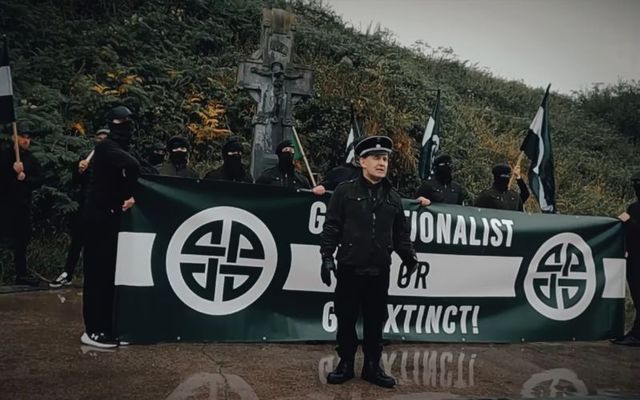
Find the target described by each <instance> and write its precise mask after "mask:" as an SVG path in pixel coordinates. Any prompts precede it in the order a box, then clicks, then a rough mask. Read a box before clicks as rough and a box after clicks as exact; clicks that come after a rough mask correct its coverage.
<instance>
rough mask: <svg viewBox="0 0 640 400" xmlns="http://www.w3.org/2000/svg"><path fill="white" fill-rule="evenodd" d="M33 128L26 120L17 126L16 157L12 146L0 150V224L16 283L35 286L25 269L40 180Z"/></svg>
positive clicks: (36, 280) (41, 179)
mask: <svg viewBox="0 0 640 400" xmlns="http://www.w3.org/2000/svg"><path fill="white" fill-rule="evenodd" d="M32 133H33V130H32V129H31V127H30V126H29V125H27V124H26V123H22V124H20V126H19V129H18V137H17V142H18V151H19V153H20V161H17V160H16V154H15V150H14V147H13V146H11V148H9V149H7V150H6V151H4V152H2V153H1V154H0V210H1V212H2V214H0V216H1V219H0V228H1V229H2V230H4V232H3V233H4V234H5V235H6V236H7V237H8V238H9V240H10V243H11V246H12V247H13V256H14V265H15V271H16V284H17V285H29V286H38V284H39V280H38V279H37V278H35V277H33V276H30V275H29V274H28V272H27V246H28V245H29V242H30V241H31V197H32V193H33V191H34V190H35V189H37V188H39V187H40V186H41V185H42V183H43V177H42V172H41V171H42V168H41V167H40V163H39V162H38V160H37V159H36V158H35V157H34V156H33V154H32V153H31V151H30V146H31V135H32Z"/></svg>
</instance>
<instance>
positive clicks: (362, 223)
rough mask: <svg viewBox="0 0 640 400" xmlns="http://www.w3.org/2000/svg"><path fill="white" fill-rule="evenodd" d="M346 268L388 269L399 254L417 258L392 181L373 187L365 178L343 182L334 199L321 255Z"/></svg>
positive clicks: (321, 240) (325, 223)
mask: <svg viewBox="0 0 640 400" xmlns="http://www.w3.org/2000/svg"><path fill="white" fill-rule="evenodd" d="M336 247H338V254H337V257H336V258H337V260H338V263H340V264H343V265H353V266H366V265H376V266H379V267H385V268H388V267H389V265H390V264H391V253H392V252H393V251H395V252H396V253H398V255H400V258H402V260H403V261H405V262H408V261H409V260H411V259H413V258H415V249H414V247H413V243H411V240H410V238H409V226H408V224H407V220H406V217H405V215H404V210H403V208H402V201H401V199H400V195H399V194H398V193H397V192H396V191H395V190H393V188H392V187H391V184H390V183H389V181H388V180H386V179H385V180H383V181H382V182H380V183H378V184H376V185H373V184H371V183H370V182H369V181H367V180H366V179H365V178H364V177H363V176H362V175H361V176H360V177H359V178H358V179H354V180H351V181H347V182H343V183H341V184H340V185H338V187H337V188H336V190H335V192H334V193H333V195H332V196H331V200H330V202H329V208H328V210H327V215H326V219H325V222H324V228H323V231H322V235H321V239H320V253H321V254H322V256H323V257H332V256H333V253H334V251H335V249H336Z"/></svg>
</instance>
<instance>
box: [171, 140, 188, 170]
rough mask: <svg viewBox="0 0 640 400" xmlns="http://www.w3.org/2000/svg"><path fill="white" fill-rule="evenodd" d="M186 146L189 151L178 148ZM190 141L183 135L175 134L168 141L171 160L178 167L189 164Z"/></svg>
mask: <svg viewBox="0 0 640 400" xmlns="http://www.w3.org/2000/svg"><path fill="white" fill-rule="evenodd" d="M180 147H182V148H185V149H187V151H178V150H176V149H178V148H180ZM188 149H189V142H188V141H187V139H186V138H184V137H182V136H173V137H171V138H170V139H169V140H168V141H167V151H168V152H169V161H171V164H173V165H174V166H175V167H176V168H177V169H181V168H184V167H185V166H186V165H187V160H188V157H189V150H188Z"/></svg>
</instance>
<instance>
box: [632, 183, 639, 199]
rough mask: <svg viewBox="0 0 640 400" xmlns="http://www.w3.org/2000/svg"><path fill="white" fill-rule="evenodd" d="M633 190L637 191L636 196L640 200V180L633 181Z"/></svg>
mask: <svg viewBox="0 0 640 400" xmlns="http://www.w3.org/2000/svg"><path fill="white" fill-rule="evenodd" d="M633 190H634V191H635V192H636V198H637V199H638V201H640V181H634V182H633Z"/></svg>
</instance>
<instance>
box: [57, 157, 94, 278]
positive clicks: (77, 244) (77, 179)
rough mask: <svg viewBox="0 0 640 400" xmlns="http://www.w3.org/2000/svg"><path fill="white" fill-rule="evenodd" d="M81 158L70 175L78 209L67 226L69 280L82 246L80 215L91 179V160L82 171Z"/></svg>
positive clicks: (65, 267)
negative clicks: (68, 238)
mask: <svg viewBox="0 0 640 400" xmlns="http://www.w3.org/2000/svg"><path fill="white" fill-rule="evenodd" d="M82 160H83V159H80V160H78V162H77V163H76V164H74V167H73V173H72V175H71V183H72V184H73V185H74V186H75V187H76V188H77V189H76V192H75V193H74V195H73V198H74V200H75V201H76V202H77V203H78V205H79V207H78V211H76V212H75V213H73V215H71V217H70V221H69V228H70V234H71V244H70V245H69V252H68V253H67V261H66V262H65V265H64V270H65V272H66V273H67V279H68V280H71V278H72V277H73V273H74V272H75V269H76V265H77V264H78V260H79V259H80V253H81V252H82V248H83V247H84V240H85V237H84V231H83V224H82V216H83V215H84V205H85V202H86V194H87V188H88V187H89V182H90V181H91V174H92V171H93V162H89V166H88V167H87V169H86V170H85V171H84V172H80V171H79V170H78V164H79V163H80V161H82Z"/></svg>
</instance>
